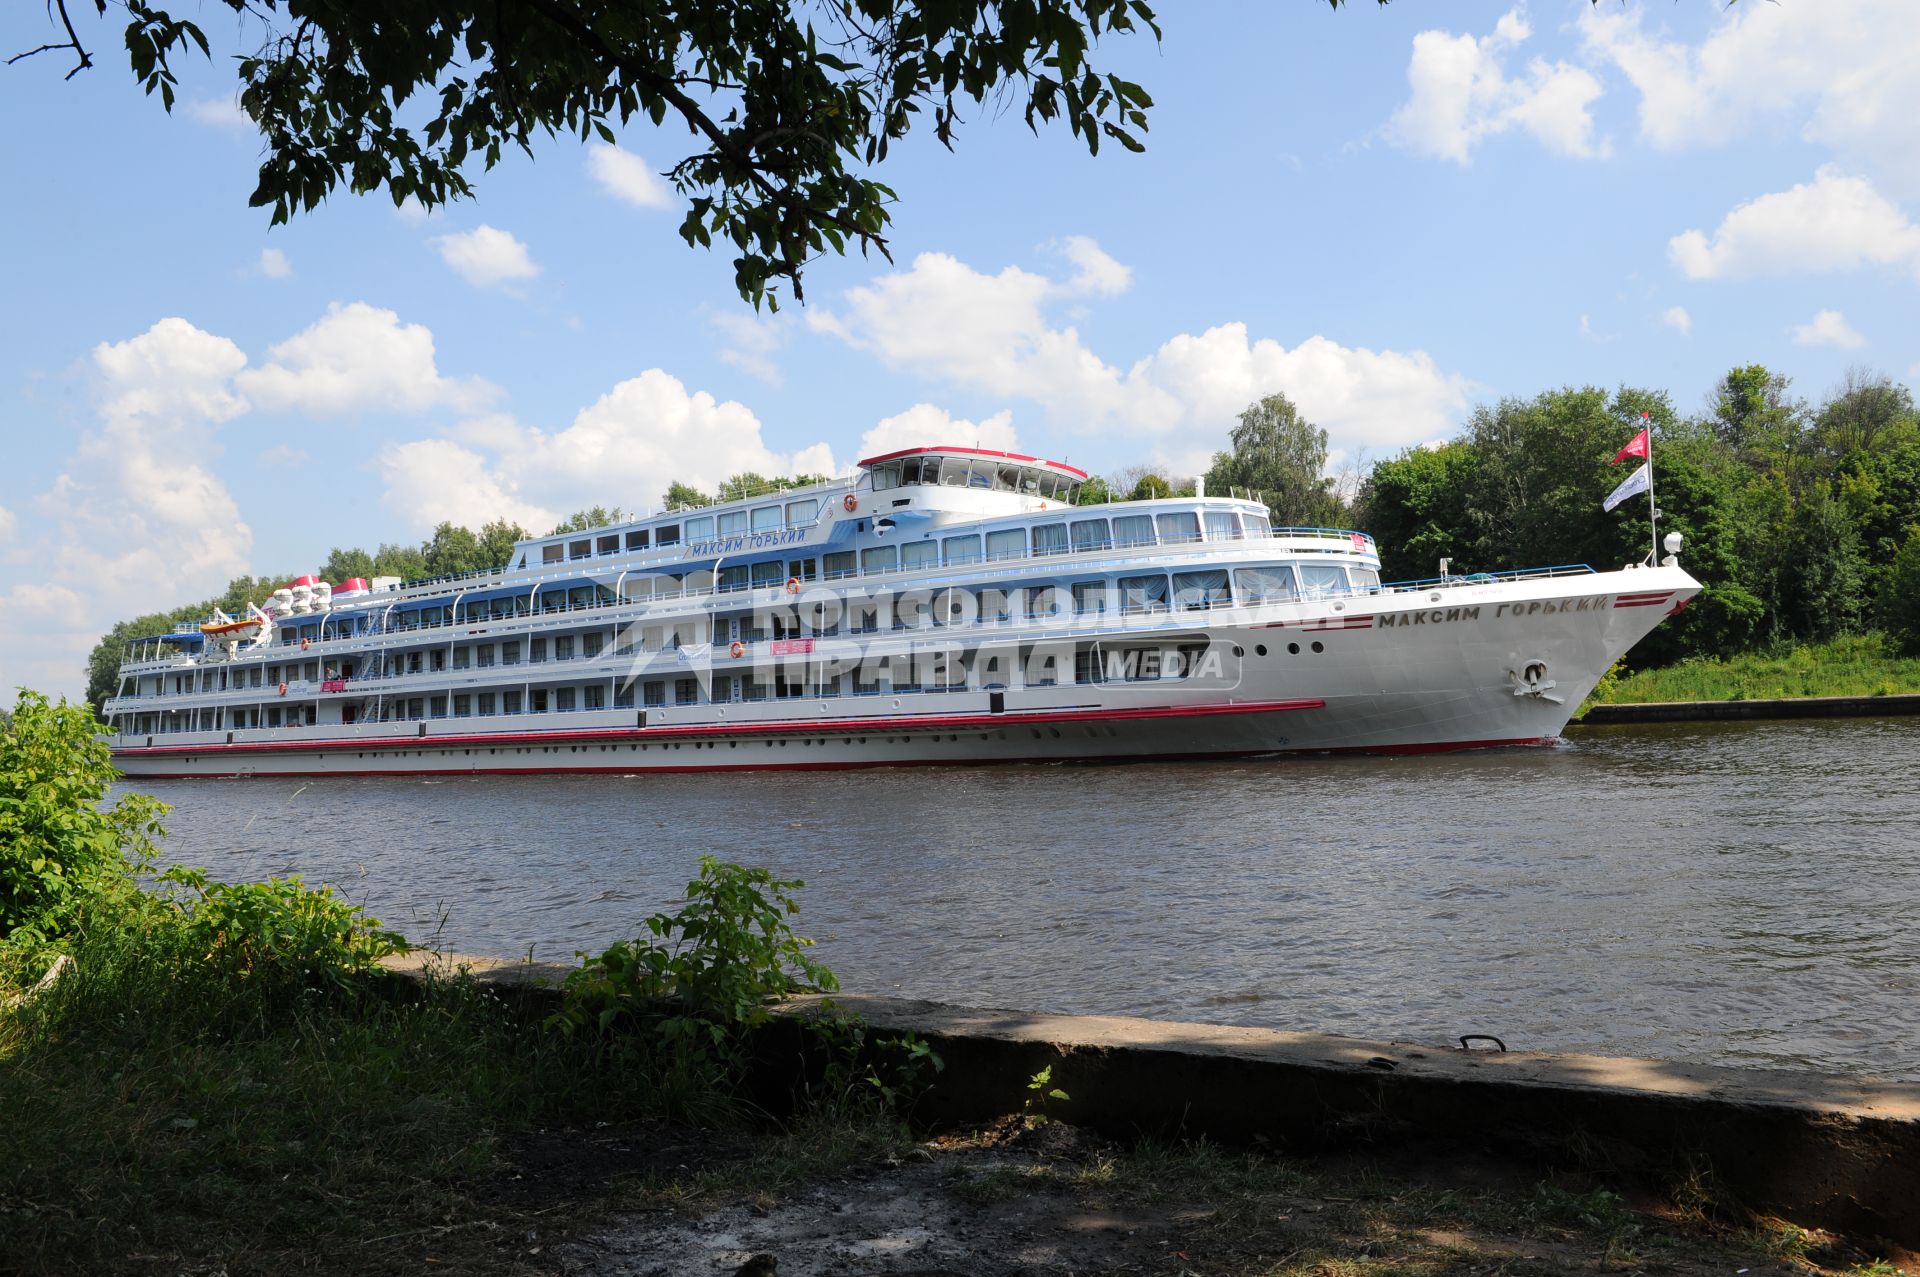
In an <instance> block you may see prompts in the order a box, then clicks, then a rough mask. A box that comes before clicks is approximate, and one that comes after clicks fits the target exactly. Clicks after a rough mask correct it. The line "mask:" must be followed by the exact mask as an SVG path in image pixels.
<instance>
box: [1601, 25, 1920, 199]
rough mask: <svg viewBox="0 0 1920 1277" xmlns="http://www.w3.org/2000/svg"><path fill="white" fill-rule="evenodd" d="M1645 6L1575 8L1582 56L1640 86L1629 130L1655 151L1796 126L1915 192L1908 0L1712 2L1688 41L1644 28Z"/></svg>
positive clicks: (1916, 128)
mask: <svg viewBox="0 0 1920 1277" xmlns="http://www.w3.org/2000/svg"><path fill="white" fill-rule="evenodd" d="M1646 12H1648V11H1647V10H1643V9H1640V8H1635V7H1628V6H1619V5H1595V6H1584V7H1582V9H1581V11H1580V17H1579V19H1578V21H1579V24H1580V27H1581V31H1582V34H1583V38H1584V43H1585V46H1586V48H1587V50H1588V52H1589V53H1591V54H1592V55H1594V56H1597V57H1600V58H1604V59H1606V60H1607V61H1609V62H1611V63H1613V64H1614V65H1615V66H1617V67H1618V68H1619V69H1620V70H1621V72H1622V73H1623V74H1625V75H1626V77H1627V79H1628V80H1630V81H1631V82H1632V83H1633V86H1634V88H1635V89H1636V90H1638V92H1639V94H1640V108H1639V116H1640V135H1641V137H1642V138H1644V139H1645V140H1646V141H1648V142H1649V143H1651V144H1652V145H1654V146H1656V147H1658V148H1660V149H1663V150H1680V149H1683V148H1686V147H1691V146H1705V145H1715V144H1718V143H1722V142H1726V141H1729V140H1731V139H1733V138H1736V137H1739V136H1743V135H1745V134H1747V133H1749V132H1751V131H1754V130H1756V129H1772V130H1779V129H1782V128H1792V127H1795V126H1797V127H1798V131H1799V134H1800V136H1801V137H1802V138H1804V139H1805V140H1807V141H1810V142H1815V143H1819V144H1822V145H1825V146H1829V147H1832V148H1833V149H1834V150H1835V151H1836V152H1838V153H1839V154H1841V155H1843V156H1846V157H1847V158H1848V159H1849V160H1852V161H1854V162H1855V163H1856V164H1857V165H1859V166H1861V167H1864V168H1866V169H1868V170H1869V171H1871V172H1873V173H1874V174H1876V175H1877V176H1878V177H1879V178H1880V180H1881V181H1882V183H1883V184H1884V185H1886V186H1889V187H1891V188H1892V189H1895V190H1898V191H1900V192H1902V193H1905V194H1920V166H1916V165H1915V164H1914V162H1913V157H1914V155H1915V154H1916V153H1920V76H1915V75H1914V74H1913V67H1914V65H1915V64H1916V61H1920V24H1916V23H1915V22H1914V20H1913V16H1914V15H1913V6H1912V4H1911V0H1826V2H1825V3H1821V4H1739V5H1727V6H1722V7H1721V8H1720V11H1719V14H1718V17H1717V20H1716V21H1715V24H1714V27H1713V30H1712V31H1711V32H1709V33H1708V34H1707V36H1706V37H1705V38H1703V39H1702V40H1701V41H1700V42H1699V43H1698V44H1687V43H1684V42H1681V41H1678V40H1674V39H1670V38H1668V37H1666V36H1665V35H1663V34H1660V33H1649V32H1648V31H1647V30H1646V29H1645V14H1646Z"/></svg>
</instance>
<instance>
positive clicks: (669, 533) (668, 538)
mask: <svg viewBox="0 0 1920 1277" xmlns="http://www.w3.org/2000/svg"><path fill="white" fill-rule="evenodd" d="M653 543H654V544H655V545H679V544H680V525H679V524H677V523H663V524H661V525H660V526H659V527H658V528H656V529H654V533H653Z"/></svg>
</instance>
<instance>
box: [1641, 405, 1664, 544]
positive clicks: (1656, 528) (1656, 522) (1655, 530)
mask: <svg viewBox="0 0 1920 1277" xmlns="http://www.w3.org/2000/svg"><path fill="white" fill-rule="evenodd" d="M1640 417H1641V420H1643V421H1645V422H1646V423H1647V528H1648V531H1649V533H1650V535H1651V537H1652V540H1653V545H1652V547H1651V553H1650V554H1648V556H1647V566H1648V567H1650V568H1657V567H1659V566H1660V507H1659V506H1657V505H1655V504H1654V501H1653V414H1652V413H1646V412H1643V413H1641V414H1640Z"/></svg>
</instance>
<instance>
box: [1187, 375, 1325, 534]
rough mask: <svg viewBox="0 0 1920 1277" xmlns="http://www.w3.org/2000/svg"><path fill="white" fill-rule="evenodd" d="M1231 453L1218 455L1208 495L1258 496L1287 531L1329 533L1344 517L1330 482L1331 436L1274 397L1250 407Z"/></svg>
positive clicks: (1280, 397) (1210, 472)
mask: <svg viewBox="0 0 1920 1277" xmlns="http://www.w3.org/2000/svg"><path fill="white" fill-rule="evenodd" d="M1231 439H1232V444H1233V448H1232V451H1230V452H1216V453H1215V454H1214V456H1213V468H1212V469H1210V470H1208V471H1207V490H1208V491H1210V492H1212V491H1218V492H1220V493H1221V494H1223V495H1224V494H1225V493H1227V492H1229V491H1231V490H1232V489H1234V488H1246V489H1249V490H1251V491H1255V492H1258V493H1259V494H1260V496H1261V499H1262V500H1263V501H1265V502H1266V503H1267V508H1268V509H1270V510H1272V511H1273V521H1274V522H1275V523H1276V524H1279V525H1281V526H1283V527H1325V526H1327V525H1330V524H1334V523H1338V522H1339V521H1340V520H1341V517H1342V511H1341V508H1340V499H1339V497H1337V496H1336V495H1334V491H1333V480H1331V479H1329V478H1328V477H1327V476H1326V473H1325V472H1326V468H1327V432H1326V431H1324V430H1322V429H1320V428H1319V427H1318V426H1316V425H1314V424H1313V423H1312V422H1311V421H1308V420H1307V419H1306V418H1305V417H1302V416H1301V415H1300V410H1299V409H1298V408H1296V407H1294V404H1293V401H1292V400H1291V399H1289V398H1287V397H1286V396H1285V395H1283V394H1280V393H1278V392H1275V393H1274V394H1271V395H1268V396H1266V397H1265V398H1264V399H1261V400H1259V401H1258V402H1256V403H1251V404H1248V405H1247V407H1246V409H1245V410H1244V411H1243V412H1241V414H1240V423H1239V424H1238V425H1236V426H1235V427H1234V428H1233V433H1232V436H1231Z"/></svg>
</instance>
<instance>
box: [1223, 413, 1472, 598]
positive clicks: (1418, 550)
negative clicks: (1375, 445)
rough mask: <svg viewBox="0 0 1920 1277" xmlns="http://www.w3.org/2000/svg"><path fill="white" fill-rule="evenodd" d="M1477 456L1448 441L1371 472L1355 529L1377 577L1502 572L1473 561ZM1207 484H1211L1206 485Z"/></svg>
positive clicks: (1465, 446) (1461, 443) (1408, 578)
mask: <svg viewBox="0 0 1920 1277" xmlns="http://www.w3.org/2000/svg"><path fill="white" fill-rule="evenodd" d="M1479 464H1480V454H1479V452H1478V451H1476V450H1475V449H1474V446H1473V445H1472V444H1471V443H1467V442H1464V441H1462V440H1454V441H1453V442H1451V443H1445V444H1441V445H1440V446H1439V447H1437V448H1409V449H1408V450H1407V451H1405V452H1403V453H1401V454H1400V455H1399V456H1398V457H1394V458H1392V459H1391V460H1388V461H1382V462H1380V463H1378V464H1377V465H1375V466H1374V468H1373V472H1372V473H1371V474H1370V475H1368V476H1367V478H1366V479H1365V480H1364V481H1363V482H1362V483H1361V485H1360V492H1359V494H1358V497H1357V499H1356V502H1355V507H1356V508H1355V511H1354V514H1355V519H1354V522H1355V524H1356V525H1357V526H1359V527H1363V528H1365V529H1366V530H1367V531H1369V532H1371V533H1373V536H1374V541H1375V543H1376V544H1377V545H1378V546H1379V547H1380V571H1381V575H1382V576H1384V577H1385V578H1386V579H1387V580H1390V581H1396V580H1397V581H1414V580H1423V579H1425V578H1427V577H1430V576H1433V575H1435V574H1436V573H1438V572H1439V570H1440V560H1441V559H1443V558H1444V559H1450V560H1452V567H1451V570H1452V571H1454V572H1458V573H1467V572H1473V571H1482V570H1485V569H1487V568H1492V567H1500V566H1504V565H1503V564H1500V563H1496V562H1492V561H1481V560H1478V559H1476V558H1475V557H1474V552H1475V549H1476V546H1477V541H1476V538H1475V535H1474V525H1473V519H1472V514H1471V510H1470V506H1469V502H1470V499H1471V495H1472V493H1473V491H1474V488H1475V487H1476V486H1477V476H1476V475H1475V474H1474V470H1475V468H1476V467H1477V466H1478V465H1479ZM1209 482H1211V480H1209Z"/></svg>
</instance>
